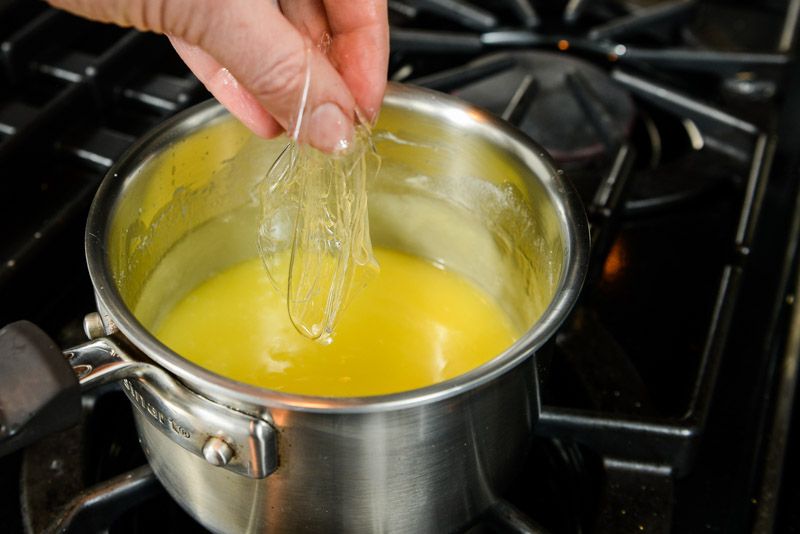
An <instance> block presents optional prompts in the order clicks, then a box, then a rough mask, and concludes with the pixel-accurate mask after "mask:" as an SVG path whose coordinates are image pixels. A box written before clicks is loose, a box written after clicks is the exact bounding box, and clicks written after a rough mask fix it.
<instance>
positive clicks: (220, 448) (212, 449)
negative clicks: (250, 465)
mask: <svg viewBox="0 0 800 534" xmlns="http://www.w3.org/2000/svg"><path fill="white" fill-rule="evenodd" d="M203 457H205V459H206V461H207V462H208V463H210V464H211V465H216V466H219V467H221V466H223V465H228V462H230V461H231V459H232V458H233V449H232V448H231V446H230V445H228V444H227V443H225V440H223V439H222V438H219V437H217V436H212V437H210V438H208V439H207V440H206V442H205V444H204V445H203Z"/></svg>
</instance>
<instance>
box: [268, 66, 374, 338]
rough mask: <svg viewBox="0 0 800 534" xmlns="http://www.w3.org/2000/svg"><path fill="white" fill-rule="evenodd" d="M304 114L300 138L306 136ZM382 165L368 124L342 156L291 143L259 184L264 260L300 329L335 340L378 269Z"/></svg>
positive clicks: (297, 134)
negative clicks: (374, 200) (376, 192)
mask: <svg viewBox="0 0 800 534" xmlns="http://www.w3.org/2000/svg"><path fill="white" fill-rule="evenodd" d="M306 86H308V81H307V84H306ZM304 104H305V103H304V102H303V105H301V106H300V108H301V110H302V109H303V108H304ZM302 115H303V112H301V114H300V115H299V116H298V120H297V122H296V126H295V130H294V134H293V137H294V139H295V140H296V139H298V138H300V139H302V138H303V137H304V136H302V135H301V134H300V126H301V125H302ZM379 166H380V158H379V157H378V155H377V153H376V152H375V148H374V146H373V144H372V139H371V133H370V130H369V128H368V127H367V126H365V125H360V126H357V127H356V133H355V136H354V139H353V142H352V143H351V145H350V146H349V147H348V148H347V149H346V150H344V151H342V152H339V153H336V154H325V153H323V152H320V151H318V150H316V149H313V148H311V147H310V146H308V145H306V144H298V143H297V142H296V141H294V140H293V141H291V142H290V143H289V144H288V145H287V146H286V148H284V150H283V151H282V152H281V154H280V155H279V156H278V158H277V160H276V161H275V163H273V165H272V167H271V168H270V169H269V172H268V173H267V176H266V178H265V179H264V181H263V182H262V183H261V184H260V186H259V187H260V189H259V195H260V201H261V209H262V215H261V221H260V225H259V229H258V247H259V251H260V254H261V259H262V261H263V262H264V267H265V268H266V270H267V273H268V274H269V277H270V279H271V281H272V283H273V285H274V286H275V288H276V289H277V290H278V291H280V292H282V293H285V294H286V301H287V307H288V311H289V317H290V318H291V320H292V323H293V324H294V326H295V328H297V330H298V331H299V332H300V333H302V334H303V335H305V336H307V337H309V338H311V339H316V340H319V341H321V342H324V343H328V342H330V341H331V340H332V337H331V335H332V333H333V330H334V327H335V326H336V322H337V320H338V319H339V317H340V315H341V313H342V312H343V311H344V309H345V308H346V307H347V304H348V302H350V300H351V299H352V298H353V296H354V295H355V294H356V293H357V291H358V290H359V289H360V288H362V287H363V286H364V285H366V284H367V283H368V282H369V280H370V278H371V277H373V276H375V275H376V274H377V272H378V263H377V261H376V260H375V257H374V256H373V253H372V244H371V242H370V236H369V219H368V213H367V181H368V180H369V179H371V177H372V176H374V175H375V174H376V173H377V171H378V168H379Z"/></svg>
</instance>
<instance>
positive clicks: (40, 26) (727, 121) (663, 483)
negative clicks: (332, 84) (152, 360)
mask: <svg viewBox="0 0 800 534" xmlns="http://www.w3.org/2000/svg"><path fill="white" fill-rule="evenodd" d="M796 3H797V2H794V1H793V2H789V1H775V2H736V3H730V2H725V3H714V2H663V1H658V0H650V1H644V0H638V1H635V2H615V1H599V0H598V1H595V2H590V1H583V2H581V1H571V2H564V3H553V2H548V3H544V2H538V3H537V2H533V4H532V5H533V6H534V7H535V8H536V10H535V12H534V11H531V10H530V9H529V8H530V6H531V4H528V3H527V2H526V1H525V0H521V1H517V0H505V1H504V2H498V3H497V7H496V8H492V9H491V10H488V11H487V10H486V9H483V8H480V7H479V6H478V4H477V3H475V4H467V3H464V2H445V1H436V0H428V1H425V2H422V1H411V0H408V1H397V2H394V1H393V2H390V13H391V20H392V23H393V34H392V50H393V51H392V58H391V65H390V75H391V76H392V78H393V79H396V80H400V81H408V82H412V83H418V84H420V85H424V86H428V87H433V88H436V89H439V90H446V91H450V92H453V93H454V94H456V95H458V96H460V97H462V98H464V99H467V100H469V101H472V102H474V103H476V104H477V105H480V106H483V107H485V108H487V109H489V110H490V111H492V112H494V113H496V114H498V115H500V116H502V117H504V118H506V119H507V120H509V121H510V122H512V123H514V124H516V125H518V126H520V127H521V128H523V129H524V130H525V131H526V132H527V133H528V134H529V135H531V137H533V138H534V139H535V140H537V141H540V142H541V143H542V144H544V145H545V148H547V149H548V150H549V151H550V152H551V153H552V154H553V155H554V156H555V157H556V158H557V159H558V160H559V163H560V164H561V165H562V167H563V168H564V169H565V171H566V174H567V176H568V177H570V178H571V179H572V180H573V182H574V183H575V185H576V187H577V189H578V190H579V192H580V194H581V196H582V198H583V200H584V203H585V204H586V207H587V212H588V214H589V218H590V222H591V224H592V236H593V250H592V263H591V268H590V275H589V278H588V280H587V283H586V286H585V289H584V292H583V294H582V297H581V300H580V303H579V305H578V306H577V308H576V310H575V312H574V314H573V316H572V317H571V319H570V320H569V321H568V322H567V324H565V325H564V327H563V328H562V329H561V331H560V332H559V334H558V335H557V336H556V338H555V339H554V340H553V341H552V342H551V343H550V344H549V345H548V346H547V347H545V348H544V349H543V350H542V351H541V352H540V353H539V354H538V355H537V364H538V367H539V371H540V378H541V380H542V402H543V412H542V417H541V421H540V422H539V424H538V425H537V427H536V430H535V434H536V435H535V436H534V438H533V442H532V447H531V452H530V454H529V458H528V462H527V464H526V465H525V466H521V468H520V475H519V477H518V479H517V481H516V482H515V484H514V486H513V487H512V488H509V489H508V491H507V492H506V493H505V494H504V497H505V498H506V499H507V500H508V501H509V502H510V503H511V504H512V505H513V506H515V507H516V508H517V509H519V510H520V511H521V512H522V513H523V514H525V516H526V517H528V518H529V520H530V522H531V523H535V524H536V525H538V528H540V530H541V531H547V532H554V533H561V532H564V533H567V532H639V531H649V532H653V531H656V532H695V531H712V532H714V531H716V532H744V531H752V530H756V531H767V530H764V529H765V528H767V527H768V526H769V522H770V521H774V522H775V524H776V525H778V526H779V527H778V530H781V531H786V532H796V531H797V530H798V528H800V527H799V526H798V517H797V511H796V509H795V507H794V506H792V503H796V502H798V501H797V499H798V497H800V495H798V491H800V474H799V473H798V471H800V469H798V467H800V466H798V463H800V459H798V457H797V454H796V453H795V452H794V451H795V450H800V448H798V439H799V438H798V424H797V423H796V422H795V424H794V425H793V427H792V430H791V434H790V437H789V445H788V446H785V447H783V448H782V447H780V446H779V445H780V444H781V443H783V440H782V439H780V438H781V429H782V428H784V427H786V426H787V424H788V421H790V418H791V412H789V414H788V415H787V414H786V413H785V412H782V411H781V410H780V408H779V404H780V403H779V402H778V401H779V400H780V399H781V398H782V397H783V398H785V397H786V394H787V393H786V392H787V389H786V386H785V383H786V380H785V379H786V378H787V376H790V374H789V372H788V370H787V369H789V367H790V366H787V365H786V363H787V361H789V360H787V358H789V359H790V356H791V355H787V354H786V348H787V343H788V341H787V338H788V332H789V331H790V330H791V326H792V322H791V313H792V311H793V306H792V305H791V304H792V303H793V301H792V300H791V299H789V300H788V301H787V297H788V296H789V295H793V294H794V272H795V271H796V264H795V261H796V260H795V250H794V248H793V246H792V243H793V238H794V236H793V234H792V231H793V229H794V228H795V226H796V225H797V224H798V221H800V219H798V216H799V215H800V210H798V208H797V206H796V205H795V199H796V198H797V194H798V187H797V186H798V183H800V181H799V180H798V165H797V164H798V162H797V154H796V149H795V147H797V146H800V130H798V128H800V126H799V125H800V98H798V95H800V79H798V78H799V77H800V73H798V69H797V68H796V67H795V66H794V65H793V63H790V62H788V59H787V58H788V57H789V55H790V54H789V52H793V49H794V46H793V44H792V43H787V41H786V39H787V36H791V35H792V34H793V33H792V32H791V31H789V30H791V29H792V27H791V25H789V24H786V21H787V20H792V16H795V17H796V13H794V15H792V10H791V9H790V7H791V6H794V5H795V4H796ZM465 5H466V6H467V9H463V8H464V6H465ZM454 6H455V7H461V9H459V10H454V9H453V8H454ZM526 6H527V7H526ZM629 10H632V11H630V12H629ZM631 13H632V14H633V15H635V16H630V15H631ZM534 14H535V15H536V16H534ZM756 22H757V24H756ZM784 30H786V31H784ZM0 42H2V43H3V44H4V45H6V46H3V47H0V57H1V58H2V61H0V170H1V171H2V172H0V176H1V178H0V191H1V192H2V193H3V194H2V198H4V199H7V200H6V202H5V203H4V205H3V209H2V210H0V213H2V215H0V220H1V221H2V225H0V228H1V229H2V231H3V239H2V240H0V302H2V306H0V320H2V322H3V324H4V323H7V322H10V321H12V320H17V319H22V318H26V319H31V320H34V321H35V322H37V323H38V324H40V325H41V326H42V327H43V328H44V329H45V330H47V331H48V332H49V333H50V334H51V335H53V336H54V337H56V338H57V339H58V341H59V342H60V343H62V344H63V345H62V346H67V345H69V344H74V343H78V342H80V341H82V339H81V335H82V334H81V333H80V322H81V319H82V317H83V314H85V313H87V312H90V311H92V309H93V306H94V303H93V301H92V296H91V295H92V293H91V286H90V284H89V281H88V276H87V274H86V269H85V265H84V259H83V224H84V221H85V217H86V211H87V209H88V206H89V203H90V201H91V197H92V195H93V193H94V190H95V189H96V187H97V185H98V184H99V182H100V180H101V179H102V178H103V175H104V173H105V171H106V170H107V169H108V167H109V166H110V164H111V163H112V162H113V161H114V160H115V159H116V158H118V157H119V156H120V155H121V154H122V152H123V151H124V150H125V149H126V148H127V147H128V146H129V145H130V144H131V143H132V142H133V141H134V140H135V139H136V138H138V137H139V136H141V135H142V134H143V133H145V132H146V131H147V130H148V129H149V128H151V127H152V126H154V125H156V124H158V123H159V122H161V121H162V120H164V119H165V118H167V117H169V116H171V115H173V114H174V113H176V112H178V111H180V110H182V109H185V108H186V107H188V106H190V105H191V104H193V103H196V102H199V101H201V100H203V99H205V98H207V97H208V95H207V93H205V91H204V89H203V88H202V86H201V85H200V84H199V83H198V82H197V81H196V80H195V79H194V77H193V76H191V74H189V73H188V72H187V71H186V69H185V67H183V66H182V65H181V63H180V61H179V60H178V59H177V57H176V56H175V55H174V53H173V52H172V51H171V49H170V48H169V45H168V43H167V42H166V40H165V39H163V38H161V37H158V36H154V35H143V34H139V33H137V32H135V31H130V30H123V29H119V28H114V27H108V26H103V25H99V24H94V23H90V22H87V21H83V20H80V19H77V18H75V17H72V16H70V15H67V14H63V13H60V12H57V11H54V10H52V9H51V8H48V7H46V6H45V5H44V4H39V3H28V2H24V1H8V0H5V1H0ZM789 45H791V46H789ZM782 46H783V47H784V49H783V50H781V47H782ZM685 50H689V51H690V52H691V53H686V52H685ZM87 69H88V70H87ZM794 241H796V239H795V240H794ZM782 383H784V388H783V389H780V384H782ZM85 404H86V408H87V417H86V421H85V424H84V425H83V426H81V427H79V428H78V429H73V430H71V431H67V432H65V433H63V434H60V435H58V436H53V437H51V438H48V439H47V440H45V441H44V442H42V443H40V444H38V445H35V446H33V447H31V448H29V449H28V450H27V451H24V452H23V453H18V454H16V455H12V456H11V457H8V458H4V459H0V531H2V532H17V531H20V530H22V528H23V524H26V525H27V526H28V529H29V530H33V531H34V532H39V531H42V530H43V529H44V527H45V526H47V525H48V524H51V523H52V522H53V521H55V520H56V519H57V518H59V517H60V518H61V519H62V520H64V515H65V512H64V511H65V510H68V509H69V508H65V505H67V503H68V502H70V500H71V499H75V498H76V495H79V494H80V492H81V491H84V490H85V489H86V488H95V489H96V491H98V492H99V494H102V495H106V501H105V502H107V503H112V504H115V506H117V507H118V508H117V509H120V510H121V509H125V510H126V511H125V512H122V515H119V513H118V512H115V511H113V510H114V508H113V507H112V508H111V510H112V511H111V512H109V511H108V510H107V509H105V508H102V507H94V508H92V507H91V506H90V507H88V508H86V509H80V512H79V513H75V514H72V515H69V514H68V515H69V517H68V518H67V521H71V525H72V527H73V530H75V531H80V530H84V531H95V530H101V529H102V528H101V527H102V526H103V524H104V523H106V522H109V521H112V520H113V526H112V528H111V531H112V532H141V531H146V530H148V529H149V530H153V529H159V528H161V529H163V528H165V527H167V528H168V529H171V530H177V529H181V530H184V531H193V530H194V531H202V529H201V527H199V526H197V525H196V524H195V523H193V521H192V520H191V519H190V518H188V517H187V516H186V515H185V514H184V513H183V512H182V511H181V510H180V509H179V508H178V506H177V505H176V504H175V503H174V502H172V501H171V500H170V499H169V497H167V496H166V494H164V492H163V490H162V489H161V488H160V486H159V485H158V483H157V481H155V479H154V478H153V476H152V473H151V472H149V471H148V470H147V468H146V467H145V468H142V467H141V466H143V465H145V461H144V457H143V455H142V453H141V450H140V449H139V446H138V442H137V439H136V436H135V431H134V430H133V425H132V424H131V422H130V420H127V419H126V417H129V408H128V407H127V403H126V401H125V400H124V398H123V397H122V395H121V393H120V392H119V391H118V390H116V389H115V388H113V387H112V388H107V389H106V390H103V391H101V392H99V393H98V394H97V395H96V396H93V397H92V398H87V399H86V400H85ZM795 404H796V403H795ZM111 413H113V414H117V415H118V414H126V415H125V416H124V417H119V416H117V417H113V418H112V417H110V416H109V414H111ZM798 413H800V411H798V410H797V409H795V410H794V419H795V421H796V419H797V414H798ZM781 450H786V451H790V454H789V455H788V457H787V460H786V464H785V466H783V464H782V463H781V461H780V458H781V454H780V452H781ZM132 469H137V471H135V472H134V475H135V476H133V477H132V479H133V480H136V481H137V483H138V484H139V486H137V488H138V490H137V491H138V493H137V491H133V490H131V491H128V490H130V489H131V488H130V487H128V486H126V487H121V486H119V485H115V484H116V483H115V479H114V477H115V476H117V475H122V474H125V473H129V472H130V470H132ZM776 473H777V474H776ZM781 480H783V485H782V486H781V484H780V483H781ZM109 481H111V482H109ZM96 484H100V489H97V488H96V486H95V485H96ZM781 487H782V488H783V489H782V491H778V489H779V488H781ZM142 488H143V489H142ZM104 492H105V493H104ZM101 500H102V499H101ZM137 501H142V503H141V504H133V503H135V502H137ZM81 502H83V501H81V500H80V498H78V500H77V501H73V504H76V503H81ZM777 505H780V506H777ZM128 508H130V509H128ZM72 510H73V512H74V511H75V510H76V509H75V508H73V509H72ZM117 516H119V517H117ZM114 518H116V519H114ZM486 523H491V522H490V521H488V520H487V522H486ZM476 528H479V529H480V528H488V527H482V526H480V525H479V526H478V527H476ZM494 528H495V529H497V530H499V531H505V530H508V525H507V524H505V525H501V526H500V527H497V526H495V527H494Z"/></svg>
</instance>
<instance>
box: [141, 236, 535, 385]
mask: <svg viewBox="0 0 800 534" xmlns="http://www.w3.org/2000/svg"><path fill="white" fill-rule="evenodd" d="M375 256H376V258H377V259H378V261H379V263H380V266H381V270H380V274H378V275H377V276H376V277H375V278H374V279H372V280H371V281H370V283H369V284H368V285H367V286H366V287H365V288H364V289H362V290H361V291H360V292H359V293H358V294H357V295H356V296H355V297H354V298H353V300H352V302H351V303H350V305H349V306H348V308H347V309H346V310H344V312H343V313H342V315H341V320H340V321H339V323H338V325H337V326H336V329H335V331H334V335H333V339H332V342H331V343H329V344H327V345H325V344H322V343H319V342H316V341H312V340H310V339H308V338H306V337H304V336H303V335H301V334H300V333H298V332H297V330H295V328H294V326H293V325H292V324H291V321H290V319H289V315H288V313H287V308H286V302H285V300H284V298H283V297H282V296H281V295H280V294H278V292H277V291H275V290H274V289H273V288H272V286H271V284H270V281H269V279H268V278H267V275H266V273H265V271H264V267H263V265H262V264H261V261H260V260H259V259H258V258H255V259H252V260H248V261H245V262H243V263H240V264H238V265H234V266H232V267H230V268H228V269H227V270H225V271H223V272H221V273H219V274H217V275H215V276H213V277H211V278H210V279H208V280H206V281H205V282H204V283H202V284H200V285H199V286H198V287H196V288H195V289H194V290H192V291H191V292H190V293H189V294H188V295H187V296H186V297H185V298H184V299H183V300H182V301H180V302H179V303H178V304H177V305H176V306H175V307H174V308H173V309H172V310H171V311H170V312H169V313H168V314H167V315H166V317H165V319H164V320H163V321H162V322H161V324H160V325H159V326H158V328H157V329H156V336H157V337H158V338H159V339H160V340H161V341H162V342H163V343H164V344H166V345H167V346H168V347H170V348H171V349H172V350H174V351H175V352H177V353H178V354H180V355H182V356H183V357H185V358H187V359H189V360H191V361H193V362H195V363H196V364H198V365H200V366H202V367H204V368H206V369H209V370H211V371H213V372H215V373H218V374H220V375H223V376H226V377H229V378H232V379H234V380H238V381H240V382H246V383H248V384H253V385H256V386H260V387H263V388H268V389H273V390H278V391H283V392H288V393H300V394H307V395H319V396H327V397H352V396H367V395H380V394H385V393H395V392H399V391H407V390H411V389H415V388H419V387H423V386H428V385H431V384H435V383H437V382H441V381H443V380H447V379H449V378H452V377H454V376H457V375H460V374H462V373H465V372H467V371H469V370H471V369H474V368H476V367H478V366H479V365H481V364H483V363H485V362H487V361H489V360H491V359H492V358H493V357H494V356H496V355H498V354H499V353H500V352H502V351H503V350H504V349H506V348H507V347H509V346H510V345H511V344H512V343H513V342H514V341H515V340H516V339H517V338H518V337H519V332H518V331H517V330H516V329H515V328H514V326H513V325H512V323H511V321H510V319H509V318H508V316H507V315H506V314H505V313H504V312H503V311H502V310H501V309H500V307H499V306H498V305H497V304H496V303H495V302H493V301H492V300H491V299H490V298H489V297H488V296H487V295H486V294H484V293H483V292H482V291H481V290H480V289H478V288H477V287H476V286H475V285H473V284H472V283H470V282H469V281H467V280H466V279H465V278H463V277H461V276H459V275H457V274H455V273H453V272H450V271H447V270H445V269H442V268H440V267H439V266H437V265H435V264H433V263H430V262H427V261H425V260H422V259H420V258H417V257H414V256H410V255H407V254H403V253H399V252H396V251H392V250H388V249H381V248H376V249H375Z"/></svg>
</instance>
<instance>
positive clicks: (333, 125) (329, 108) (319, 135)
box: [308, 102, 353, 152]
mask: <svg viewBox="0 0 800 534" xmlns="http://www.w3.org/2000/svg"><path fill="white" fill-rule="evenodd" d="M308 128H309V129H308V132H309V142H310V143H311V144H312V145H313V146H314V148H317V149H319V150H322V151H323V152H341V151H342V150H346V149H347V147H349V146H350V143H351V142H352V140H353V123H352V122H351V121H350V119H348V118H347V117H346V116H345V114H344V113H343V112H342V110H341V109H340V108H339V106H337V105H336V104H333V103H331V102H327V103H325V104H322V105H320V106H318V107H317V109H315V110H314V112H313V113H312V114H311V120H310V122H309V124H308Z"/></svg>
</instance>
